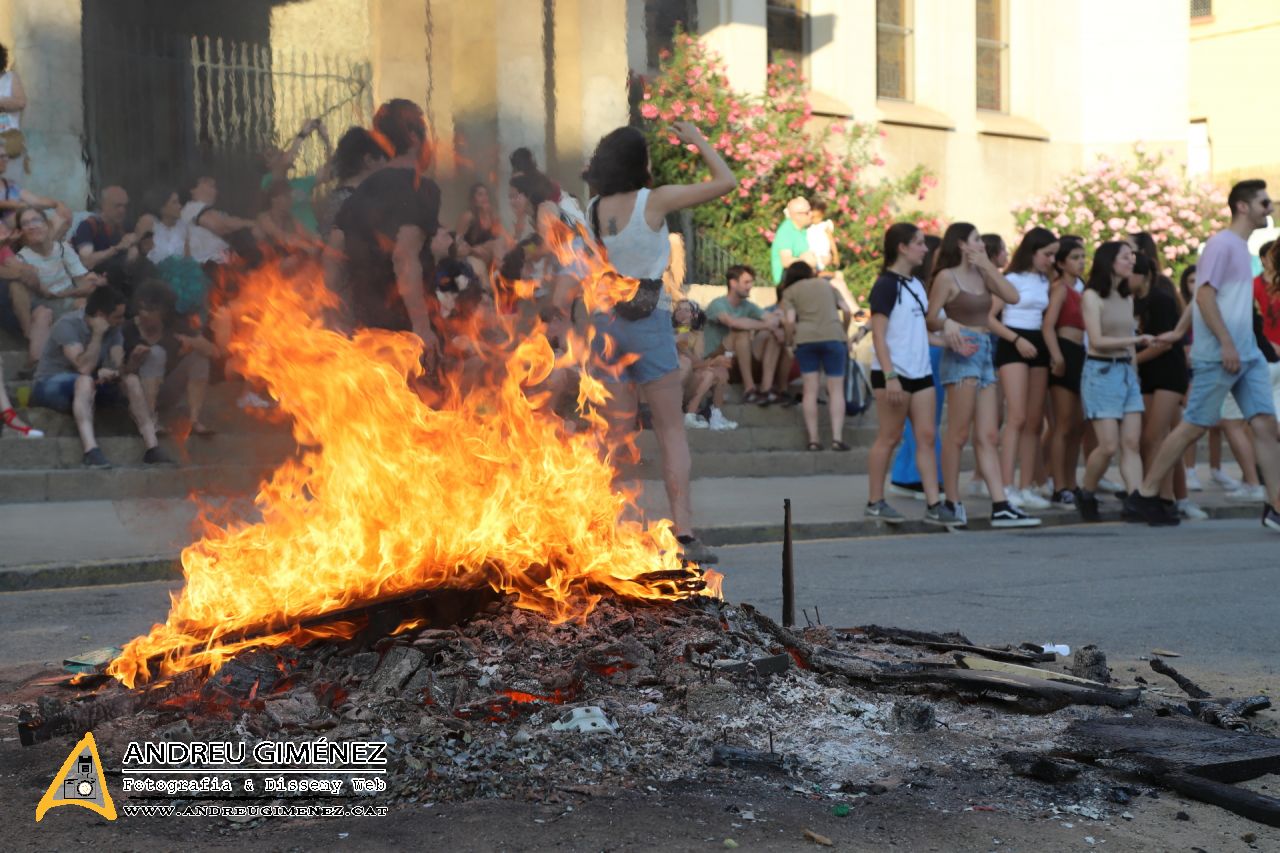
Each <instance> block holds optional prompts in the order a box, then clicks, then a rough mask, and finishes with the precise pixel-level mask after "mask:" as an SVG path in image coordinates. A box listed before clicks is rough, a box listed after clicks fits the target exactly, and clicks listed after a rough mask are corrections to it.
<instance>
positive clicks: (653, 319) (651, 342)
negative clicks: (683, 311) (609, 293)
mask: <svg viewBox="0 0 1280 853" xmlns="http://www.w3.org/2000/svg"><path fill="white" fill-rule="evenodd" d="M591 322H592V323H593V324H594V325H595V327H596V336H595V339H594V340H593V341H592V342H591V348H592V351H593V352H594V353H595V360H596V362H597V364H598V365H601V366H603V367H604V368H605V369H604V370H602V371H600V373H601V374H602V375H601V378H602V379H604V380H605V381H613V382H634V383H636V384H637V385H644V384H645V383H647V382H652V381H653V380H655V379H661V378H662V377H664V376H666V375H667V374H668V373H670V372H671V371H673V370H679V369H680V359H679V357H678V356H677V355H676V332H675V329H673V328H672V327H671V312H670V311H669V310H667V309H664V308H656V309H654V311H653V313H652V314H650V315H649V316H648V317H645V318H644V319H642V320H624V319H622V318H621V317H617V316H615V315H613V314H596V315H594V316H593V317H592V318H591ZM606 340H607V341H608V344H607V345H606V343H605V342H606ZM635 356H639V358H635V359H634V360H632V361H630V363H628V364H626V366H625V367H623V368H621V372H620V373H619V372H618V365H619V364H622V363H624V362H626V361H627V360H628V357H635Z"/></svg>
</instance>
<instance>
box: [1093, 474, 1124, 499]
mask: <svg viewBox="0 0 1280 853" xmlns="http://www.w3.org/2000/svg"><path fill="white" fill-rule="evenodd" d="M1124 490H1125V489H1124V486H1122V485H1120V484H1119V483H1117V482H1116V481H1115V480H1108V479H1107V478H1106V477H1103V478H1102V479H1101V480H1099V481H1098V488H1097V489H1096V490H1095V491H1096V492H1097V493H1098V494H1103V493H1105V494H1108V495H1114V494H1116V493H1117V492H1123V491H1124Z"/></svg>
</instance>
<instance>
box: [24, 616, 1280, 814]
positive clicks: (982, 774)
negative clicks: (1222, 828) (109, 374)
mask: <svg viewBox="0 0 1280 853" xmlns="http://www.w3.org/2000/svg"><path fill="white" fill-rule="evenodd" d="M1082 652H1084V653H1083V654H1078V655H1077V658H1076V661H1075V664H1076V665H1077V667H1078V668H1085V669H1087V670H1088V671H1087V672H1086V674H1087V675H1094V676H1097V677H1096V678H1086V677H1080V676H1075V675H1071V674H1069V673H1067V672H1065V671H1063V670H1064V668H1063V667H1062V666H1060V665H1059V666H1057V667H1056V668H1050V667H1053V666H1054V664H1053V663H1051V662H1052V661H1054V655H1053V654H1052V653H1046V652H1044V651H1043V650H1042V649H1040V648H1038V647H1031V646H1023V647H1016V648H1015V647H1004V648H980V647H977V646H974V645H973V644H972V643H970V642H969V641H968V640H967V639H966V638H965V637H963V636H960V635H956V634H929V633H921V632H910V631H903V630H899V629H892V628H878V627H875V626H868V627H863V628H851V629H833V628H831V627H826V626H820V625H818V626H811V627H809V628H806V629H802V630H789V629H786V628H783V627H781V626H780V625H778V624H777V623H775V622H774V621H773V620H772V619H770V618H769V617H767V616H766V615H765V614H763V613H761V612H759V611H758V610H756V609H754V608H752V607H750V606H748V605H733V604H729V603H725V602H722V601H717V600H713V599H706V598H693V599H689V600H686V601H676V602H664V603H653V604H649V603H636V602H629V601H622V600H613V599H606V600H603V601H601V602H600V604H599V605H598V606H597V607H596V608H595V609H594V610H593V611H592V612H591V613H590V614H589V615H588V616H587V617H586V618H585V619H584V620H583V621H581V622H571V623H566V624H561V625H553V624H551V623H550V622H548V621H547V620H546V619H545V618H544V617H542V616H540V615H538V614H536V613H530V612H526V611H523V610H520V609H517V608H515V607H514V606H512V604H511V603H510V602H509V601H492V602H490V603H489V604H488V605H487V606H485V607H484V608H483V609H481V610H480V612H478V613H476V614H475V615H473V616H471V617H470V618H468V619H465V620H464V621H461V622H459V623H457V624H456V625H455V626H453V627H449V628H424V629H417V630H408V631H405V632H404V633H400V634H397V635H395V636H391V637H383V638H381V639H379V640H377V641H376V642H374V643H372V644H371V645H370V644H369V643H367V642H361V641H359V640H352V641H348V642H340V641H327V642H321V643H316V644H313V645H311V646H308V647H306V648H302V649H298V648H293V647H284V648H274V649H255V650H251V651H248V652H244V653H242V654H240V655H239V656H237V657H236V658H234V659H232V660H231V661H229V662H228V663H227V664H226V665H224V666H223V667H222V668H221V669H220V670H219V671H218V672H217V673H215V674H214V675H213V676H212V677H208V678H203V677H202V678H200V679H199V680H194V679H193V678H192V677H190V676H191V674H187V675H186V676H180V677H178V678H175V679H174V680H173V681H171V682H169V683H166V684H162V685H158V686H155V687H153V688H151V689H147V690H134V691H129V690H126V689H125V688H123V687H121V686H119V685H117V684H116V683H115V682H114V681H112V682H109V683H104V684H100V685H99V686H98V687H97V689H96V692H94V693H92V694H91V695H85V696H79V697H77V696H75V695H74V690H75V689H76V688H69V687H64V688H61V689H59V690H56V691H50V692H48V693H46V695H44V696H42V697H41V699H40V701H39V702H38V704H37V706H36V707H27V708H25V709H23V716H22V717H21V719H22V720H23V724H22V725H23V726H25V731H26V733H27V734H28V735H32V734H35V735H39V736H42V737H49V736H53V735H56V734H58V733H59V732H58V731H57V726H58V721H62V722H63V723H67V724H68V725H71V726H74V725H76V724H79V723H83V722H85V721H86V720H87V721H89V722H90V723H92V726H93V730H94V732H95V736H96V738H97V740H98V743H99V746H100V748H101V750H102V752H103V757H104V759H105V761H106V763H107V765H108V766H115V767H119V766H120V756H121V755H122V754H123V751H124V749H125V747H126V746H127V744H128V743H129V742H130V741H139V740H160V739H172V740H187V741H192V740H196V741H223V740H232V741H239V742H244V743H246V744H249V745H252V744H254V743H256V742H258V741H266V740H269V741H282V740H283V741H289V740H295V741H302V740H314V739H316V738H319V737H325V738H328V739H329V740H331V741H367V740H380V741H382V742H384V743H386V744H387V749H386V755H387V757H388V765H387V773H386V775H385V777H384V778H385V780H386V783H387V785H386V789H385V790H383V791H379V792H369V793H368V794H367V796H369V797H370V798H371V799H372V800H374V801H377V802H380V803H382V804H391V805H394V804H399V803H438V802H448V801H457V800H465V799H471V798H480V797H507V798H522V799H531V800H538V801H543V802H561V801H564V800H566V799H569V798H572V797H574V796H607V795H609V794H611V793H618V792H620V791H622V790H624V789H634V788H639V789H641V790H644V789H645V788H646V787H647V786H651V785H655V784H660V783H663V782H672V781H677V780H680V781H685V782H688V781H693V782H699V781H702V782H707V783H715V782H726V781H728V782H731V783H750V784H755V785H763V786H774V787H776V788H777V789H779V790H783V791H786V790H790V791H794V792H795V793H796V794H797V795H800V796H805V797H810V798H822V799H828V800H830V801H832V802H833V804H835V806H836V807H837V808H840V807H842V806H846V805H847V806H848V807H849V808H856V807H857V806H858V805H859V803H860V801H862V800H863V799H864V798H866V797H874V796H878V795H881V794H884V793H887V792H890V791H895V790H898V789H902V788H907V789H916V790H919V791H922V792H924V793H923V796H926V797H927V798H928V801H929V803H930V805H931V806H932V807H934V808H937V809H940V810H963V809H975V808H976V809H980V810H992V809H998V810H1000V811H1005V812H1009V813H1012V814H1015V815H1020V816H1025V817H1045V816H1050V817H1052V818H1055V819H1060V820H1063V821H1072V820H1081V819H1086V820H1087V819H1094V820H1104V819H1112V818H1116V817H1121V816H1127V809H1129V808H1134V807H1136V806H1135V805H1133V804H1132V801H1133V800H1134V799H1135V798H1138V797H1142V796H1159V791H1160V789H1162V788H1165V789H1167V788H1176V789H1178V790H1183V788H1179V787H1178V785H1177V784H1175V782H1176V779H1175V778H1174V777H1175V776H1177V775H1178V774H1181V775H1182V776H1185V775H1187V774H1188V773H1190V774H1191V775H1195V774H1197V773H1198V772H1200V771H1201V770H1202V768H1198V767H1195V766H1189V765H1187V763H1186V761H1184V762H1183V764H1177V763H1176V762H1174V763H1170V762H1169V761H1168V760H1166V758H1167V756H1164V755H1163V754H1162V753H1160V752H1159V749H1158V746H1159V744H1156V745H1155V746H1152V742H1151V737H1152V734H1151V733H1152V732H1159V733H1163V735H1168V737H1169V738H1172V739H1171V740H1168V743H1167V744H1166V746H1169V747H1170V749H1173V750H1174V751H1175V752H1177V754H1178V755H1181V756H1183V757H1184V758H1185V757H1186V755H1187V754H1188V753H1187V744H1188V743H1189V742H1190V741H1189V740H1188V739H1189V738H1190V739H1191V740H1194V738H1195V737H1202V738H1203V737H1204V736H1208V737H1209V738H1210V739H1211V740H1213V751H1214V753H1215V755H1217V756H1218V757H1219V758H1221V756H1222V755H1223V747H1222V742H1223V739H1224V738H1226V739H1230V738H1241V739H1243V740H1241V741H1240V742H1239V750H1244V751H1246V752H1249V754H1250V755H1251V756H1252V759H1251V760H1252V764H1251V765H1250V766H1251V767H1253V768H1254V769H1255V770H1256V769H1259V768H1263V767H1268V766H1272V767H1273V768H1280V748H1276V746H1277V744H1280V741H1277V740H1275V739H1273V738H1270V737H1264V736H1262V735H1259V734H1256V733H1253V732H1249V731H1247V729H1248V727H1249V725H1248V723H1247V722H1244V721H1243V717H1242V716H1241V715H1239V714H1237V715H1236V717H1234V718H1232V717H1228V716H1227V715H1225V714H1224V715H1221V716H1223V717H1227V719H1228V721H1229V722H1231V721H1237V722H1240V723H1242V725H1238V726H1236V727H1235V728H1233V729H1229V728H1224V727H1222V726H1221V725H1217V726H1211V725H1209V724H1208V722H1213V721H1211V720H1210V721H1205V720H1204V719H1199V720H1198V719H1193V716H1194V714H1193V710H1192V707H1193V706H1195V705H1196V702H1199V703H1204V702H1205V701H1206V700H1204V699H1200V700H1195V701H1193V702H1192V703H1188V704H1182V703H1180V702H1178V701H1177V700H1176V699H1172V698H1169V697H1168V696H1167V695H1165V694H1164V693H1162V692H1156V691H1148V690H1146V689H1144V686H1143V685H1142V684H1136V685H1134V686H1132V687H1120V686H1116V685H1114V684H1107V683H1103V681H1102V680H1100V679H1107V675H1108V674H1107V670H1106V666H1105V662H1103V663H1102V664H1101V668H1100V669H1099V660H1098V657H1099V656H1098V654H1097V653H1096V650H1089V651H1086V650H1082ZM1139 680H1141V679H1139ZM88 683H89V684H92V683H93V682H92V680H90V681H89V682H88ZM85 684H86V681H85V680H84V679H80V680H79V686H80V687H83V686H85ZM1210 701H1211V700H1210ZM1237 710H1239V711H1241V712H1242V713H1245V714H1251V713H1253V712H1254V711H1256V710H1258V707H1253V706H1251V707H1249V708H1242V709H1237ZM1163 735H1162V736H1163ZM1134 737H1138V738H1139V739H1140V740H1141V739H1143V738H1145V740H1144V741H1143V743H1145V744H1146V747H1147V748H1149V751H1151V753H1152V754H1151V755H1147V756H1145V757H1144V754H1142V753H1141V750H1140V749H1139V750H1137V751H1135V747H1134V744H1133V743H1132V740H1133V738H1134ZM1157 739H1158V738H1157ZM1268 750H1269V752H1267V751H1268ZM1193 751H1194V750H1193ZM1228 751H1229V750H1228ZM1263 752H1267V754H1268V755H1270V756H1271V758H1270V759H1269V761H1270V764H1269V763H1268V761H1266V760H1264V761H1258V760H1257V759H1258V756H1259V755H1261V754H1262V753H1263ZM1118 755H1124V756H1125V759H1124V761H1121V762H1117V761H1114V760H1112V759H1114V758H1115V757H1116V756H1118ZM1146 759H1150V760H1146ZM1224 760H1225V759H1224ZM1261 772H1267V771H1266V770H1262V771H1261ZM1210 775H1212V774H1210ZM1197 778H1200V777H1198V776H1197ZM1224 778H1225V777H1224ZM1241 778H1248V777H1241ZM1171 780H1173V781H1171ZM1230 781H1231V780H1229V779H1226V780H1225V781H1218V782H1214V784H1217V785H1221V786H1222V787H1223V788H1232V786H1231V785H1230V784H1229V782H1230ZM1184 787H1185V785H1184ZM346 789H347V790H350V786H349V785H348V786H346ZM1184 792H1185V793H1189V794H1190V795H1191V796H1197V794H1196V793H1195V792H1191V791H1184ZM1219 793H1221V792H1219ZM300 798H301V799H302V800H303V801H308V802H315V801H316V798H315V796H314V795H300ZM1201 798H1202V799H1204V798H1208V797H1201ZM1211 801H1212V800H1211ZM1220 804H1224V805H1226V807H1228V808H1231V807H1232V806H1231V805H1230V804H1225V803H1220ZM1277 814H1280V811H1278V812H1277ZM1268 822H1269V821H1268Z"/></svg>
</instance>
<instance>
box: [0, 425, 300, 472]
mask: <svg viewBox="0 0 1280 853" xmlns="http://www.w3.org/2000/svg"><path fill="white" fill-rule="evenodd" d="M5 436H6V437H5V438H4V439H3V440H0V470H32V469H38V468H48V469H53V468H80V467H81V458H82V457H83V455H84V448H83V446H82V445H81V444H80V439H79V438H75V437H71V436H53V437H46V438H37V439H24V438H19V437H17V436H16V434H15V433H13V432H12V431H8V430H6V432H5ZM10 436H13V437H10ZM98 446H99V447H101V448H102V452H103V453H104V454H106V457H107V458H108V459H110V460H111V462H112V463H113V464H118V465H133V464H135V463H138V462H140V461H141V459H142V454H143V452H144V451H145V449H146V448H145V447H144V445H143V443H142V438H141V437H140V436H138V435H137V434H136V433H135V434H134V435H131V436H120V435H104V436H100V437H99V439H98ZM160 446H161V447H163V448H164V449H165V450H166V451H167V452H168V453H169V455H170V456H171V457H173V458H174V459H175V460H180V461H182V462H183V463H184V464H193V465H227V464H231V465H275V464H278V463H279V462H280V461H281V460H283V459H284V458H285V457H287V456H289V455H291V454H292V453H293V452H294V451H295V450H296V446H295V444H294V442H293V439H292V438H290V437H289V436H288V435H282V434H258V435H252V434H249V435H246V434H234V433H228V434H225V435H224V434H218V435H213V436H207V437H196V436H193V437H191V438H189V439H188V440H187V441H186V442H183V443H179V442H177V441H175V440H173V439H172V438H169V437H165V438H162V439H161V440H160Z"/></svg>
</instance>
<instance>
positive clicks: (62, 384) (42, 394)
mask: <svg viewBox="0 0 1280 853" xmlns="http://www.w3.org/2000/svg"><path fill="white" fill-rule="evenodd" d="M79 378H80V374H79V373H55V374H54V375H53V376H47V377H45V378H44V379H38V380H36V383H35V385H34V386H32V388H31V405H33V406H39V407H40V408H44V409H53V410H54V411H57V412H64V413H69V412H70V411H71V403H72V402H73V401H74V400H75V396H76V380H77V379H79ZM125 402H126V399H125V396H124V389H123V388H121V387H120V383H119V382H108V383H106V384H104V385H99V386H97V388H96V391H95V394H94V397H93V405H94V407H95V408H105V407H108V406H119V405H124V404H125Z"/></svg>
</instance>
